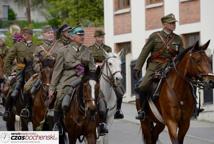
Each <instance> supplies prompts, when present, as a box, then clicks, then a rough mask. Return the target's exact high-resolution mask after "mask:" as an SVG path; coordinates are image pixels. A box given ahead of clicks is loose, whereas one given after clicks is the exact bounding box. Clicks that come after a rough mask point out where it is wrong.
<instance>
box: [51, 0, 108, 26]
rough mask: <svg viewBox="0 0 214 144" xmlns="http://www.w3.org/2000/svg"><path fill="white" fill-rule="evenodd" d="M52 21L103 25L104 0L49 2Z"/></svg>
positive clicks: (55, 0) (60, 0)
mask: <svg viewBox="0 0 214 144" xmlns="http://www.w3.org/2000/svg"><path fill="white" fill-rule="evenodd" d="M47 1H48V5H47V9H48V12H49V14H50V16H49V18H50V19H55V20H59V21H60V23H68V24H71V25H77V24H82V25H83V26H90V25H95V26H100V25H103V17H104V12H103V0H47Z"/></svg>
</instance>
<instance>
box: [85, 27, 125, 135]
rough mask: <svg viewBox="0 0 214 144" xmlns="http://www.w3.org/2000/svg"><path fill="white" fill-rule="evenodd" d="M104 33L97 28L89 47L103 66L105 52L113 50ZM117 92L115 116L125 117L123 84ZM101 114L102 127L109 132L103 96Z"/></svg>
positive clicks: (116, 89)
mask: <svg viewBox="0 0 214 144" xmlns="http://www.w3.org/2000/svg"><path fill="white" fill-rule="evenodd" d="M104 35H105V33H104V32H103V31H102V30H96V31H95V33H94V37H95V43H94V44H93V45H92V46H90V47H89V49H90V50H91V52H92V55H93V57H94V60H95V62H96V64H97V65H99V66H101V65H102V63H103V61H104V60H105V59H106V54H105V53H106V52H107V53H111V52H112V49H111V48H110V47H109V46H107V45H105V44H104ZM121 88H122V93H121V91H119V90H121ZM115 92H116V95H117V111H116V113H115V116H114V118H115V119H122V118H123V117H124V115H123V113H122V111H121V104H122V97H123V94H124V88H123V86H117V88H115ZM101 97H102V96H101ZM99 115H100V117H101V119H102V121H103V123H102V124H101V129H102V131H103V133H107V132H108V129H107V125H106V123H105V122H106V115H107V108H106V104H105V101H104V99H102V98H101V99H100V101H99Z"/></svg>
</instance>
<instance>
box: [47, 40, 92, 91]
mask: <svg viewBox="0 0 214 144" xmlns="http://www.w3.org/2000/svg"><path fill="white" fill-rule="evenodd" d="M77 49H80V50H79V51H78V50H77ZM79 64H83V65H84V66H88V68H89V71H90V72H95V71H96V66H95V63H94V58H93V56H92V54H91V52H90V51H89V49H88V48H87V47H86V46H84V45H81V46H77V45H76V44H74V43H70V44H69V45H67V47H66V48H65V49H60V51H59V52H58V54H57V58H56V62H55V66H54V70H53V74H52V79H51V84H50V90H52V91H60V92H59V93H62V91H63V90H64V88H65V87H67V86H70V84H71V82H72V81H75V80H76V79H78V78H79V76H77V72H76V66H77V65H79Z"/></svg>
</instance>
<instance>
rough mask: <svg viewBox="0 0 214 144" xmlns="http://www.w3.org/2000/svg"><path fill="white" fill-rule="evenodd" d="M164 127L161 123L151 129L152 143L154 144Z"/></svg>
mask: <svg viewBox="0 0 214 144" xmlns="http://www.w3.org/2000/svg"><path fill="white" fill-rule="evenodd" d="M164 128H165V125H164V124H162V123H157V124H156V125H155V127H154V128H153V129H152V141H153V143H154V144H156V142H157V140H158V137H159V134H160V133H161V132H162V131H163V130H164Z"/></svg>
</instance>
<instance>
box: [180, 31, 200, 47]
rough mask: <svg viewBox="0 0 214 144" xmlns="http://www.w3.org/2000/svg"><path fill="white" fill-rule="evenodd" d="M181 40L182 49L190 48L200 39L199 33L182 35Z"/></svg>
mask: <svg viewBox="0 0 214 144" xmlns="http://www.w3.org/2000/svg"><path fill="white" fill-rule="evenodd" d="M183 38H184V39H183V40H184V47H185V48H187V47H190V46H192V45H193V44H194V43H195V42H196V41H198V40H199V38H200V33H199V32H196V33H189V34H183Z"/></svg>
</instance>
